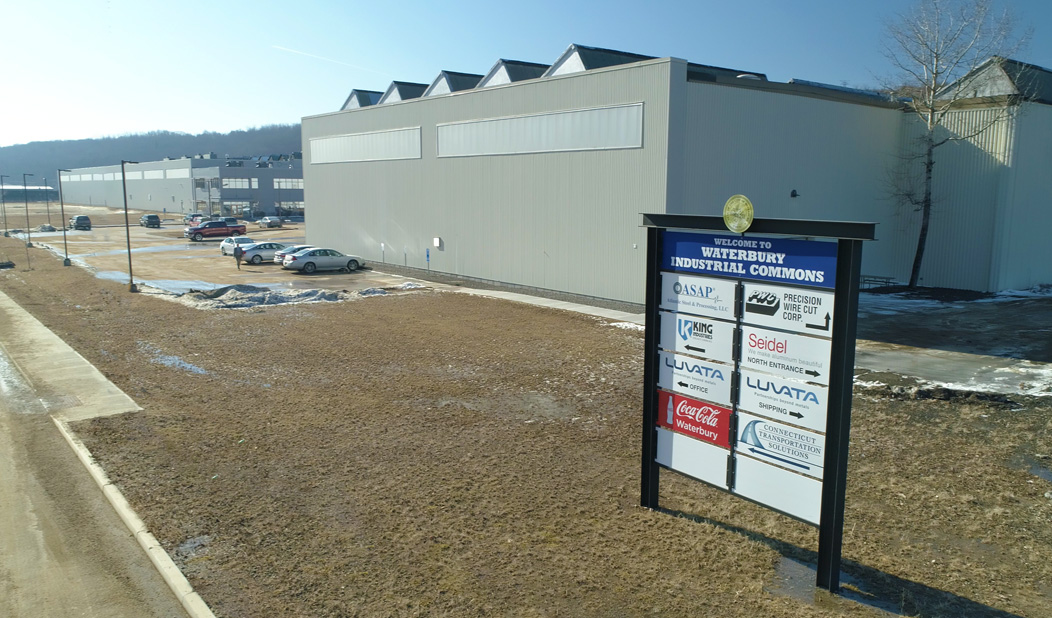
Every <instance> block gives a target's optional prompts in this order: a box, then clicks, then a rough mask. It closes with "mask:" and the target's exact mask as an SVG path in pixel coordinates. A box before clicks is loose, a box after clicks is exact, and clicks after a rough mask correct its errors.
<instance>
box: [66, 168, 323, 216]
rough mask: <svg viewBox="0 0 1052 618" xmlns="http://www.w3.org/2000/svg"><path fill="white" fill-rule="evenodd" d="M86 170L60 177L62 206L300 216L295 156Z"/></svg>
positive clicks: (300, 175)
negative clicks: (126, 198)
mask: <svg viewBox="0 0 1052 618" xmlns="http://www.w3.org/2000/svg"><path fill="white" fill-rule="evenodd" d="M124 172H125V173H124V178H123V179H122V177H121V166H120V165H106V166H102V167H86V168H81V169H75V170H72V171H70V172H68V173H65V172H64V173H63V174H62V192H63V196H64V199H65V202H66V203H67V204H83V205H87V206H109V207H123V206H124V194H123V186H122V180H123V181H124V182H126V183H127V194H128V207H129V208H134V209H136V210H148V211H154V212H176V213H190V212H203V213H205V214H214V215H222V216H229V217H241V218H246V219H248V218H256V217H261V216H264V215H279V216H280V215H298V216H303V215H304V203H303V161H302V158H301V157H300V153H298V152H296V153H292V154H291V155H268V156H260V157H236V158H233V157H227V158H219V157H217V156H216V155H214V154H205V155H196V156H193V157H181V158H178V159H175V158H171V159H164V160H163V161H151V162H147V163H127V164H125V166H124Z"/></svg>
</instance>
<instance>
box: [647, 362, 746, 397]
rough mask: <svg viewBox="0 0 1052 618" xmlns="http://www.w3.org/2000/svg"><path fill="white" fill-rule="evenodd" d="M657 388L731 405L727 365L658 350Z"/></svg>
mask: <svg viewBox="0 0 1052 618" xmlns="http://www.w3.org/2000/svg"><path fill="white" fill-rule="evenodd" d="M658 362H659V363H660V366H659V367H658V387H660V388H663V389H665V390H669V391H674V392H676V393H680V394H682V395H687V396H688V397H693V398H695V399H704V400H705V401H711V402H712V403H719V404H723V405H726V406H729V405H731V384H732V382H731V372H732V371H733V370H734V368H733V367H731V366H730V365H718V364H716V363H709V362H706V361H703V360H699V359H697V358H690V357H688V356H680V355H679V354H672V353H671V352H665V351H661V352H659V353H658Z"/></svg>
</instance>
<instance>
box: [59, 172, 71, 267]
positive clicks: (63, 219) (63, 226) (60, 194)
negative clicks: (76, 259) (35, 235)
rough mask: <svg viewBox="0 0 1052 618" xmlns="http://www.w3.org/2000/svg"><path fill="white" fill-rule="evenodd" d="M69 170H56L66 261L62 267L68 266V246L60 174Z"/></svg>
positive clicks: (64, 203)
mask: <svg viewBox="0 0 1052 618" xmlns="http://www.w3.org/2000/svg"><path fill="white" fill-rule="evenodd" d="M68 171H69V170H63V169H60V170H58V207H59V212H60V215H59V216H61V217H62V250H63V251H64V252H65V253H66V259H64V260H62V265H63V266H69V264H70V262H69V245H67V244H66V227H67V226H66V201H65V199H63V197H62V172H68Z"/></svg>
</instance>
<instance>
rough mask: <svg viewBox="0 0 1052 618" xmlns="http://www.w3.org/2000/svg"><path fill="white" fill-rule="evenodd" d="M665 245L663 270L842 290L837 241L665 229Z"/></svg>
mask: <svg viewBox="0 0 1052 618" xmlns="http://www.w3.org/2000/svg"><path fill="white" fill-rule="evenodd" d="M662 246H663V251H662V256H661V268H662V270H671V271H673V272H680V273H697V274H701V275H717V276H721V277H734V278H738V279H755V280H758V281H771V282H773V283H788V284H792V285H809V286H813V287H819V288H829V289H833V288H834V287H835V286H836V252H837V244H836V242H829V241H821V240H793V239H789V238H772V237H765V236H727V235H721V234H704V233H699V232H672V231H668V230H665V232H664V242H663V245H662Z"/></svg>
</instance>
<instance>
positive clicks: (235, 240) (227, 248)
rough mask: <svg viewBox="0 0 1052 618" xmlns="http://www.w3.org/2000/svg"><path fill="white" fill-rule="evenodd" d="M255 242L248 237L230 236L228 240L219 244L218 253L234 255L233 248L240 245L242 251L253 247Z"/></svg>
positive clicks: (225, 239)
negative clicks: (249, 246) (250, 246)
mask: <svg viewBox="0 0 1052 618" xmlns="http://www.w3.org/2000/svg"><path fill="white" fill-rule="evenodd" d="M255 243H256V241H254V240H252V239H251V238H249V237H248V236H231V237H230V238H224V239H223V242H221V243H219V253H221V254H223V255H234V247H236V246H237V245H241V248H242V249H244V248H245V247H247V246H248V245H254V244H255Z"/></svg>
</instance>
